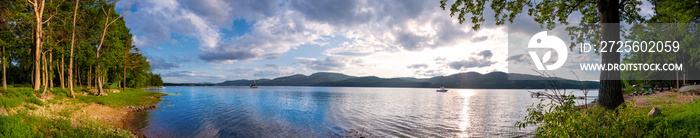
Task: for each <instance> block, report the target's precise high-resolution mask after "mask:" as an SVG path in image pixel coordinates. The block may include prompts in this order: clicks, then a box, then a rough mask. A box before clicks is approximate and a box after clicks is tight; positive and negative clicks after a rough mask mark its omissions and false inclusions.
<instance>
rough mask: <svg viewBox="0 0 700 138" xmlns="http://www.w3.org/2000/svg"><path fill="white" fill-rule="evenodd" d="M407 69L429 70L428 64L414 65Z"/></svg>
mask: <svg viewBox="0 0 700 138" xmlns="http://www.w3.org/2000/svg"><path fill="white" fill-rule="evenodd" d="M406 68H409V69H419V68H428V64H413V65H408V66H406Z"/></svg>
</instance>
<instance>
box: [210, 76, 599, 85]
mask: <svg viewBox="0 0 700 138" xmlns="http://www.w3.org/2000/svg"><path fill="white" fill-rule="evenodd" d="M508 75H513V76H511V77H516V78H528V79H529V80H508ZM551 80H556V81H557V82H558V83H560V84H561V86H559V87H566V88H568V89H581V88H586V89H597V88H598V87H599V84H598V82H596V81H580V82H579V81H576V80H568V79H562V78H551ZM252 83H253V80H247V79H240V80H229V81H224V82H221V83H216V85H217V86H248V85H250V84H252ZM256 83H257V84H258V85H261V86H327V87H334V86H335V87H418V88H434V87H441V86H444V87H447V88H476V89H526V88H529V89H543V88H545V85H544V84H546V83H547V80H545V78H544V77H541V76H534V75H527V74H508V73H505V72H490V73H486V74H481V73H477V72H465V73H457V74H452V75H448V76H436V77H431V78H412V77H400V78H380V77H376V76H361V77H357V76H350V75H346V74H342V73H332V72H316V73H313V74H311V75H309V76H306V75H303V74H294V75H290V76H283V77H277V78H274V79H260V80H256ZM581 84H583V85H584V87H581Z"/></svg>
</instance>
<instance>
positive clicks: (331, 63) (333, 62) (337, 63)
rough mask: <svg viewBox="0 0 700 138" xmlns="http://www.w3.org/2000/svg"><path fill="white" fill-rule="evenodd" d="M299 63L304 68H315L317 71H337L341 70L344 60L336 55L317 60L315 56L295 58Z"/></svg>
mask: <svg viewBox="0 0 700 138" xmlns="http://www.w3.org/2000/svg"><path fill="white" fill-rule="evenodd" d="M297 59H298V60H299V61H298V63H299V64H302V65H304V66H305V67H306V68H309V69H313V70H317V71H331V70H334V71H338V70H342V69H343V68H344V67H345V66H346V64H345V61H343V60H341V59H338V58H337V57H326V59H324V60H317V59H315V58H297Z"/></svg>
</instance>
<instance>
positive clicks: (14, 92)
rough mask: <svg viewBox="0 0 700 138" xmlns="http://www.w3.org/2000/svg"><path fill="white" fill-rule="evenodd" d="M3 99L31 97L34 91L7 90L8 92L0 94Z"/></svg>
mask: <svg viewBox="0 0 700 138" xmlns="http://www.w3.org/2000/svg"><path fill="white" fill-rule="evenodd" d="M2 95H3V96H4V97H9V98H14V97H22V96H27V97H30V96H33V95H34V90H32V89H31V88H12V89H8V91H4V92H3V93H2Z"/></svg>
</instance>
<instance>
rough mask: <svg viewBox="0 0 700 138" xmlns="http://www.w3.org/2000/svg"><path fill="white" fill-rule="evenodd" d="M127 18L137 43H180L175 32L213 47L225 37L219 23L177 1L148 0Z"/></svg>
mask: <svg viewBox="0 0 700 138" xmlns="http://www.w3.org/2000/svg"><path fill="white" fill-rule="evenodd" d="M139 5H140V7H139V8H137V9H135V10H134V11H130V12H129V13H128V14H127V16H125V17H124V19H125V20H126V21H127V22H126V25H127V26H128V27H129V28H131V31H132V33H133V34H135V35H134V36H133V37H134V44H135V45H136V46H139V47H155V45H156V44H158V43H178V41H177V40H176V39H174V38H173V36H172V35H171V34H180V35H184V36H189V37H193V38H197V39H198V40H199V41H200V45H201V46H205V47H213V46H216V44H217V42H218V41H219V39H220V38H221V34H220V33H219V31H218V28H217V27H216V26H213V25H211V24H210V22H211V21H209V20H207V18H206V17H204V16H201V15H198V14H196V13H194V12H192V11H191V10H188V9H184V8H182V6H183V5H182V4H181V3H180V2H179V1H175V0H146V1H141V2H139Z"/></svg>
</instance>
